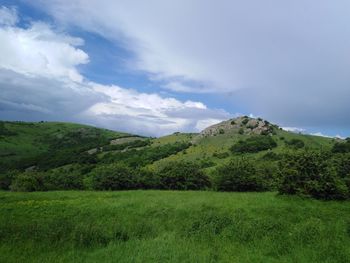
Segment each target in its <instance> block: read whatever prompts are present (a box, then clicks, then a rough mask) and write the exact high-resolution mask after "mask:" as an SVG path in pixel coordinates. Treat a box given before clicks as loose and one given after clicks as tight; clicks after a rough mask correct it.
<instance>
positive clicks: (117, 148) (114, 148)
mask: <svg viewBox="0 0 350 263" xmlns="http://www.w3.org/2000/svg"><path fill="white" fill-rule="evenodd" d="M149 145H151V141H150V140H135V141H131V142H126V143H121V144H115V145H113V144H110V145H106V146H103V150H104V151H121V150H125V149H133V148H139V147H145V146H149Z"/></svg>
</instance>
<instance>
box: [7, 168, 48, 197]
mask: <svg viewBox="0 0 350 263" xmlns="http://www.w3.org/2000/svg"><path fill="white" fill-rule="evenodd" d="M43 176H44V175H43V174H42V173H38V172H24V173H21V174H18V175H16V176H15V178H14V179H13V181H12V183H11V186H10V189H11V190H12V191H14V192H33V191H42V190H43V184H42V181H43V180H42V179H43Z"/></svg>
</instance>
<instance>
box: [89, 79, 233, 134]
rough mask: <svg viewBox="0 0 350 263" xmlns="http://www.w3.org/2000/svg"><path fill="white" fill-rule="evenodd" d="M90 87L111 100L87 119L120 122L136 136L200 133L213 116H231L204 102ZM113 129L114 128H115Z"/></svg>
mask: <svg viewBox="0 0 350 263" xmlns="http://www.w3.org/2000/svg"><path fill="white" fill-rule="evenodd" d="M89 85H90V86H91V87H92V89H93V90H94V91H96V92H98V93H102V94H104V95H106V96H108V100H107V101H103V102H100V103H96V104H94V105H92V106H91V107H90V108H89V109H87V110H86V111H85V112H84V113H83V115H85V116H88V117H89V118H91V117H92V116H93V117H95V119H96V120H105V121H106V122H107V120H108V122H110V123H114V125H116V122H118V125H117V126H118V128H119V129H121V128H123V125H124V128H125V127H127V128H128V131H132V132H134V133H135V132H138V133H142V134H145V133H148V134H153V135H154V134H155V135H164V134H168V133H171V132H174V131H193V130H196V131H199V130H201V127H202V126H201V125H203V123H211V122H212V119H208V115H213V112H214V115H216V116H217V117H220V118H221V119H220V120H223V119H224V118H226V117H227V116H228V113H227V112H224V111H220V110H216V111H215V110H214V111H213V110H210V109H208V108H207V107H206V105H204V104H203V103H201V102H194V101H185V102H181V101H179V100H176V99H174V98H163V97H161V96H159V95H158V94H147V93H139V92H137V91H135V90H131V89H124V88H121V87H118V86H105V85H99V84H96V83H89ZM193 112H197V114H193ZM198 112H200V113H201V114H198ZM179 113H180V114H179ZM220 120H217V119H216V120H215V121H220ZM109 127H112V126H111V124H109ZM114 128H115V127H114Z"/></svg>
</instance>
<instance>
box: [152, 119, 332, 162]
mask: <svg viewBox="0 0 350 263" xmlns="http://www.w3.org/2000/svg"><path fill="white" fill-rule="evenodd" d="M262 136H269V137H271V138H272V139H273V140H274V141H275V142H276V144H277V146H276V147H273V148H268V149H266V150H261V151H258V152H253V153H241V155H249V156H250V157H257V158H259V157H262V156H264V155H265V154H266V153H269V154H270V155H271V152H272V153H276V154H282V153H285V152H288V151H294V150H296V149H301V148H303V149H315V150H320V149H325V150H326V149H330V148H331V147H332V146H333V145H334V143H335V141H336V140H335V139H331V138H325V137H320V136H313V135H307V134H298V133H293V132H289V131H285V130H283V129H281V128H279V127H278V126H277V125H274V124H271V123H270V122H268V121H266V120H262V119H260V118H259V119H255V118H249V117H247V116H242V117H238V118H233V119H230V120H227V121H223V122H221V123H218V124H215V125H213V126H210V127H208V128H206V129H204V130H203V131H202V132H200V133H199V134H182V133H175V134H172V135H169V136H166V137H163V138H159V139H158V140H157V142H158V143H164V142H168V141H177V140H181V141H185V142H190V143H192V146H190V147H189V148H187V149H186V151H183V152H179V153H178V154H176V155H172V156H170V157H168V158H166V159H163V160H160V161H158V162H156V163H155V164H154V165H155V166H159V165H162V164H161V163H162V162H167V161H169V160H187V161H194V162H202V163H203V165H204V166H208V167H214V166H215V165H217V164H222V163H225V162H227V161H228V160H229V159H230V157H232V149H231V148H232V147H233V146H234V145H235V144H237V143H238V142H239V141H245V140H247V139H248V140H249V138H253V137H254V138H255V137H262Z"/></svg>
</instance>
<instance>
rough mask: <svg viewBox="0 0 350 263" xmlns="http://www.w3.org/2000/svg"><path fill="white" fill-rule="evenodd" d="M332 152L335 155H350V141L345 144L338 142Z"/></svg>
mask: <svg viewBox="0 0 350 263" xmlns="http://www.w3.org/2000/svg"><path fill="white" fill-rule="evenodd" d="M332 152H334V153H350V140H348V139H347V140H346V141H345V142H336V143H335V144H334V145H333V148H332Z"/></svg>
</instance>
